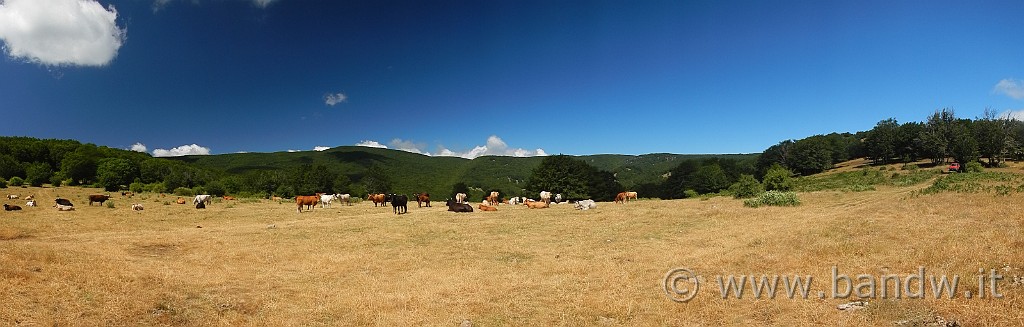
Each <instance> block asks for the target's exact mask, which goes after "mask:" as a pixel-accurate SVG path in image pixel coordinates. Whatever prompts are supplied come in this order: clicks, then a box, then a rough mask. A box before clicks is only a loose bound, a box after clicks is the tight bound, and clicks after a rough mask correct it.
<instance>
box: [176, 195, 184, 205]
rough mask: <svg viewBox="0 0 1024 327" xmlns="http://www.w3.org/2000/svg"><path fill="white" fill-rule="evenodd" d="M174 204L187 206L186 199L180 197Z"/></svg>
mask: <svg viewBox="0 0 1024 327" xmlns="http://www.w3.org/2000/svg"><path fill="white" fill-rule="evenodd" d="M174 202H175V203H177V204H185V198H182V197H178V199H177V200H174Z"/></svg>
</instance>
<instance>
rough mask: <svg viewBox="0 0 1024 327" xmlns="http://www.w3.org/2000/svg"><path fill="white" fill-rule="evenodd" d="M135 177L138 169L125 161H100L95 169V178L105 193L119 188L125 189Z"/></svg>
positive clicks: (128, 161) (112, 159)
mask: <svg viewBox="0 0 1024 327" xmlns="http://www.w3.org/2000/svg"><path fill="white" fill-rule="evenodd" d="M137 177H138V168H137V167H135V164H133V163H132V162H131V160H127V159H121V158H105V159H101V160H100V161H99V165H98V166H97V168H96V178H97V180H98V181H99V182H100V184H103V188H104V189H105V190H107V191H117V190H119V189H121V186H125V187H127V186H128V184H131V183H132V181H134V180H135V178H137Z"/></svg>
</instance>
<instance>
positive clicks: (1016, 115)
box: [999, 109, 1024, 121]
mask: <svg viewBox="0 0 1024 327" xmlns="http://www.w3.org/2000/svg"><path fill="white" fill-rule="evenodd" d="M999 118H1002V119H1011V120H1019V121H1024V109H1021V110H1007V111H1003V113H1001V114H999Z"/></svg>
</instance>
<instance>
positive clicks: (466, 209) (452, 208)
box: [444, 200, 473, 212]
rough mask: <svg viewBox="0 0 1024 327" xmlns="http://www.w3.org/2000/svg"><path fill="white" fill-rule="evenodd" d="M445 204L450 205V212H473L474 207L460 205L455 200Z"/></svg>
mask: <svg viewBox="0 0 1024 327" xmlns="http://www.w3.org/2000/svg"><path fill="white" fill-rule="evenodd" d="M444 204H446V205H448V211H454V212H473V206H471V205H468V204H465V203H459V202H457V201H455V200H448V201H446V202H445V203H444Z"/></svg>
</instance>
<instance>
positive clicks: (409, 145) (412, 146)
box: [388, 138, 430, 156]
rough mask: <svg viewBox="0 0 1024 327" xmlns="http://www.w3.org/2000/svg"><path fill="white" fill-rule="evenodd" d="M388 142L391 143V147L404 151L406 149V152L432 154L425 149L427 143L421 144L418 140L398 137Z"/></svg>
mask: <svg viewBox="0 0 1024 327" xmlns="http://www.w3.org/2000/svg"><path fill="white" fill-rule="evenodd" d="M388 144H389V145H391V147H390V148H391V149H395V150H402V151H405V152H412V153H418V154H424V155H428V156H429V155H430V153H428V152H426V151H424V150H423V149H424V148H426V145H425V144H419V143H416V142H413V141H403V140H402V139H397V138H396V139H393V140H391V142H388Z"/></svg>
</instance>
